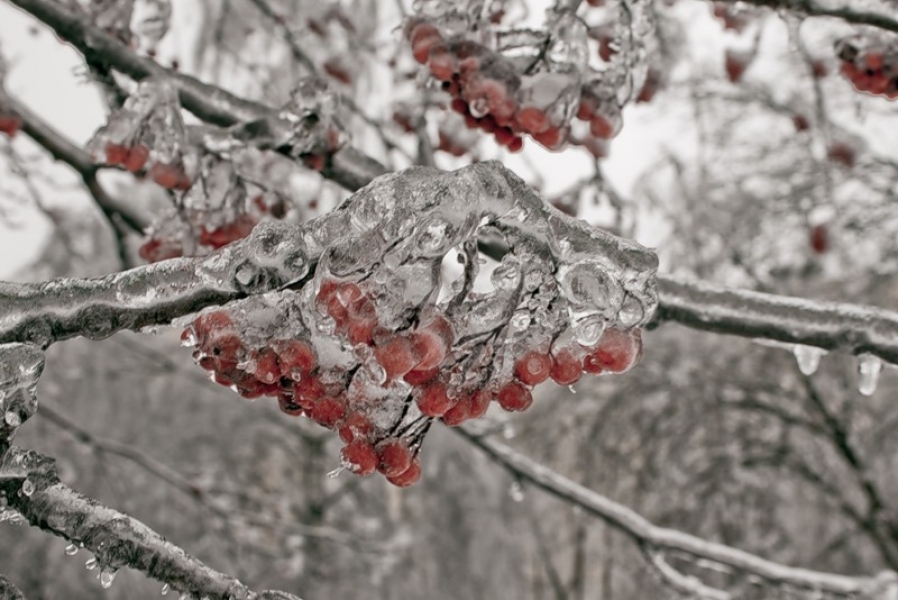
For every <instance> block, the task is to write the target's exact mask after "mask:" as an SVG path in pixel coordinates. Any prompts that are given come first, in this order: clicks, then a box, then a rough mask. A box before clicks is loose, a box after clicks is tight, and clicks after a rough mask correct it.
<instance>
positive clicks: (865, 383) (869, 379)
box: [857, 354, 882, 396]
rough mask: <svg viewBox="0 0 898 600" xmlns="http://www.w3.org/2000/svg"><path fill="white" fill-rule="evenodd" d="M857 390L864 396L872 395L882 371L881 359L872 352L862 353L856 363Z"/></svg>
mask: <svg viewBox="0 0 898 600" xmlns="http://www.w3.org/2000/svg"><path fill="white" fill-rule="evenodd" d="M857 372H858V391H859V392H860V393H862V394H863V395H864V396H872V395H873V393H874V392H875V391H876V385H877V384H878V383H879V374H880V373H881V372H882V361H881V360H879V358H877V357H876V356H873V355H872V354H864V355H862V356H861V357H860V360H859V362H858V365H857Z"/></svg>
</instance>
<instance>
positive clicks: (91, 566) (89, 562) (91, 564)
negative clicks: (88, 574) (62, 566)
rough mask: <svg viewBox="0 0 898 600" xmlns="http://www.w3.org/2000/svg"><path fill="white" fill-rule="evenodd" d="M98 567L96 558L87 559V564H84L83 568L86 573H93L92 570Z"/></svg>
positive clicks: (98, 562)
mask: <svg viewBox="0 0 898 600" xmlns="http://www.w3.org/2000/svg"><path fill="white" fill-rule="evenodd" d="M99 566H100V561H98V560H97V559H96V558H88V559H87V562H86V563H84V568H85V569H87V570H88V571H93V570H94V569H96V568H97V567H99Z"/></svg>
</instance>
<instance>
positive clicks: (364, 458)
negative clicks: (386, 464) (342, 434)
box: [340, 438, 378, 477]
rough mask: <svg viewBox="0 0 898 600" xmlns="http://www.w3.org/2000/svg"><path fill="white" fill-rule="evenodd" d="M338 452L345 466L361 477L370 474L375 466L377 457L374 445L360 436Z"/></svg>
mask: <svg viewBox="0 0 898 600" xmlns="http://www.w3.org/2000/svg"><path fill="white" fill-rule="evenodd" d="M340 454H341V456H342V458H343V463H344V464H345V465H346V468H347V469H349V470H350V471H352V472H353V473H355V474H356V475H359V476H361V477H365V476H367V475H371V474H372V473H374V470H375V469H376V468H377V463H378V458H377V451H376V450H375V449H374V445H373V444H371V443H370V442H368V441H365V440H363V439H361V438H359V439H355V440H352V441H351V442H349V443H348V444H346V446H345V447H344V448H343V451H342V452H341V453H340Z"/></svg>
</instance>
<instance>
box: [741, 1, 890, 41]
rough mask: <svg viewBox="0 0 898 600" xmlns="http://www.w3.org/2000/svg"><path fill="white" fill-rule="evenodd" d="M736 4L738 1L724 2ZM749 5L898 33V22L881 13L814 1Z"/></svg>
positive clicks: (768, 2)
mask: <svg viewBox="0 0 898 600" xmlns="http://www.w3.org/2000/svg"><path fill="white" fill-rule="evenodd" d="M724 1H725V2H736V1H737V0H724ZM747 2H748V3H749V4H756V5H758V6H766V7H768V8H774V9H780V8H781V9H786V10H792V11H795V12H800V13H804V14H806V15H808V16H809V17H834V18H836V19H842V20H843V21H845V22H847V23H853V24H855V25H870V26H872V27H878V28H879V29H885V30H886V31H894V32H896V33H898V20H896V19H894V18H891V17H889V16H888V15H884V14H881V13H874V12H867V11H860V10H855V9H852V8H849V7H842V8H827V7H825V6H821V5H819V4H817V3H816V2H813V1H812V0H747Z"/></svg>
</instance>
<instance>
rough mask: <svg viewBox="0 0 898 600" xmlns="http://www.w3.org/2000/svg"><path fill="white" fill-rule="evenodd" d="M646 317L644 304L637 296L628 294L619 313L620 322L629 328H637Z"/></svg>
mask: <svg viewBox="0 0 898 600" xmlns="http://www.w3.org/2000/svg"><path fill="white" fill-rule="evenodd" d="M644 316H645V312H644V311H643V310H642V303H641V302H640V301H639V300H637V299H636V296H633V295H631V294H627V295H626V296H625V297H624V302H623V304H621V307H620V310H619V311H618V313H617V320H618V322H619V323H620V324H621V325H622V326H624V327H627V328H629V327H635V326H636V325H638V324H639V323H640V322H641V321H642V319H643V317H644Z"/></svg>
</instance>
